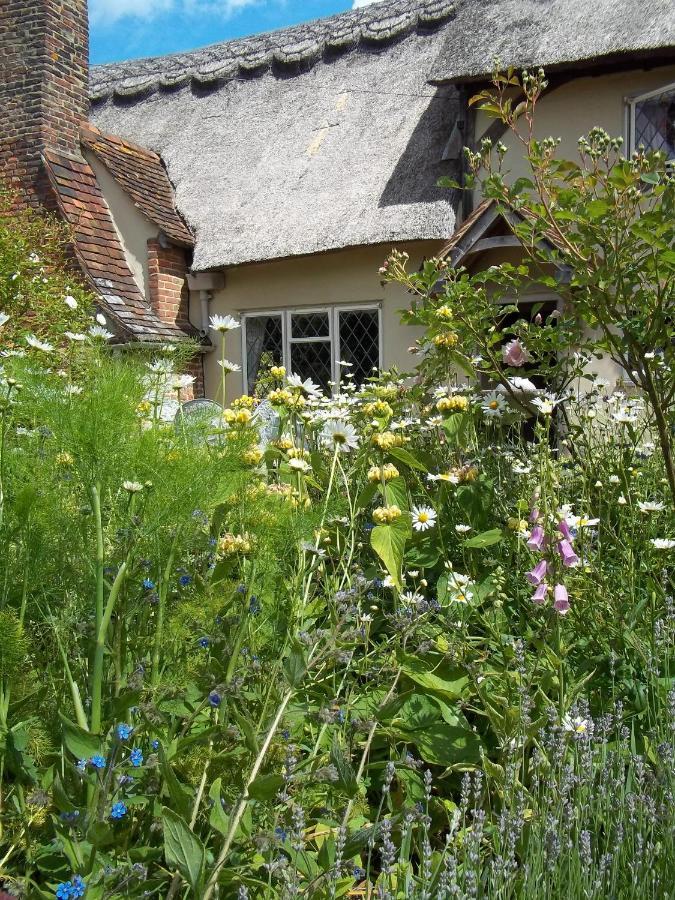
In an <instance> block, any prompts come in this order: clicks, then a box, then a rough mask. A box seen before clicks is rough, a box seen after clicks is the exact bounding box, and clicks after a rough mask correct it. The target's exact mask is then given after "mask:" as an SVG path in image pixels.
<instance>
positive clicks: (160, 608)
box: [151, 531, 179, 687]
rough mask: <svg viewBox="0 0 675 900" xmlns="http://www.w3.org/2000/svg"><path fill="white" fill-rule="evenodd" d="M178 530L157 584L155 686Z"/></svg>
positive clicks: (154, 649)
mask: <svg viewBox="0 0 675 900" xmlns="http://www.w3.org/2000/svg"><path fill="white" fill-rule="evenodd" d="M178 535H179V532H178V531H176V533H175V534H174V536H173V541H172V542H171V547H170V549H169V556H168V559H167V561H166V566H165V567H164V574H163V576H162V583H161V584H160V586H159V601H158V605H157V628H156V629H155V643H154V647H153V650H152V677H151V684H152V686H153V687H157V683H158V681H159V660H160V654H161V651H162V642H163V640H164V616H165V613H166V595H167V592H168V590H169V579H170V578H171V570H172V569H173V560H174V556H175V555H176V544H177V543H178Z"/></svg>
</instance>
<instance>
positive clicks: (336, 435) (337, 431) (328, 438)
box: [321, 420, 359, 453]
mask: <svg viewBox="0 0 675 900" xmlns="http://www.w3.org/2000/svg"><path fill="white" fill-rule="evenodd" d="M321 437H322V439H323V441H324V442H325V443H326V444H328V446H329V447H332V448H333V449H334V450H341V451H342V452H343V453H349V451H350V450H354V449H356V447H358V445H359V441H358V438H357V436H356V429H355V428H354V426H353V425H351V424H350V423H349V422H341V421H339V420H337V421H335V420H331V421H330V422H326V424H325V426H324V429H323V431H322V432H321Z"/></svg>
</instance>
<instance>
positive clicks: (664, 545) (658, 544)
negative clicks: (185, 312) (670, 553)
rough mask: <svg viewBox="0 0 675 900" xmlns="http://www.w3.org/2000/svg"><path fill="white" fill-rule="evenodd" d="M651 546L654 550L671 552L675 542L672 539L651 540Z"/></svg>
mask: <svg viewBox="0 0 675 900" xmlns="http://www.w3.org/2000/svg"><path fill="white" fill-rule="evenodd" d="M651 544H652V546H653V547H654V548H655V549H656V550H672V549H673V547H675V540H673V539H672V538H652V540H651Z"/></svg>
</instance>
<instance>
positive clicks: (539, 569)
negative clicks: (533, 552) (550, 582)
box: [525, 559, 548, 586]
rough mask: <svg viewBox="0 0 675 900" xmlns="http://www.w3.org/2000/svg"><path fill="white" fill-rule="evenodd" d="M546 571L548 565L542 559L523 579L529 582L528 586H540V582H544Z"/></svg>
mask: <svg viewBox="0 0 675 900" xmlns="http://www.w3.org/2000/svg"><path fill="white" fill-rule="evenodd" d="M547 571H548V563H547V562H546V560H545V559H542V560H541V561H540V562H538V563H537V565H536V566H535V567H534V569H532V570H531V571H529V572H528V573H527V574H526V575H525V577H526V578H527V580H528V581H529V582H530V584H533V585H535V586H536V585H538V584H541V582H542V581H543V580H544V578H545V577H546V573H547Z"/></svg>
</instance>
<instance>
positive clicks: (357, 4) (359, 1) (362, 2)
mask: <svg viewBox="0 0 675 900" xmlns="http://www.w3.org/2000/svg"><path fill="white" fill-rule="evenodd" d="M373 3H379V0H354V2H353V3H352V9H361V7H362V6H370V5H371V4H373Z"/></svg>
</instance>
